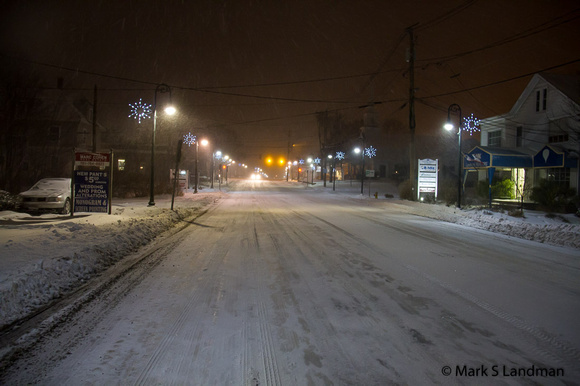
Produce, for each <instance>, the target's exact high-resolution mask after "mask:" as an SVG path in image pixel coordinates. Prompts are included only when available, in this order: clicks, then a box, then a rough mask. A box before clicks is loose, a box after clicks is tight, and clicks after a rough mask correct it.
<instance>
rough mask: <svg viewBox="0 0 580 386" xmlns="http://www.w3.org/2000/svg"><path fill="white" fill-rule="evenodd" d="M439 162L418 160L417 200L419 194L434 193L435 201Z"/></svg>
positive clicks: (419, 197)
mask: <svg viewBox="0 0 580 386" xmlns="http://www.w3.org/2000/svg"><path fill="white" fill-rule="evenodd" d="M438 170H439V160H436V159H420V160H419V168H418V171H419V173H418V178H417V199H418V200H420V199H421V193H434V194H435V199H437V183H438V173H437V171H438Z"/></svg>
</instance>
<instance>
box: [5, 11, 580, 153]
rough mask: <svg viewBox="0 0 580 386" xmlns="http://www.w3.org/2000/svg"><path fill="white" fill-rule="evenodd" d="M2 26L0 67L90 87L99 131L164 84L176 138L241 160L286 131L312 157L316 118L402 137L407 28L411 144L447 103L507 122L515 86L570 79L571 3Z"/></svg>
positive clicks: (98, 17)
mask: <svg viewBox="0 0 580 386" xmlns="http://www.w3.org/2000/svg"><path fill="white" fill-rule="evenodd" d="M2 13H3V15H2V16H1V19H0V22H1V23H0V24H1V27H0V28H1V30H2V34H1V37H2V40H1V51H2V53H3V54H4V55H9V56H10V57H11V58H15V57H16V58H23V59H25V60H27V61H32V62H35V63H36V64H34V65H33V66H32V68H33V69H34V70H35V71H36V72H38V73H42V74H43V75H46V76H47V77H49V78H48V79H49V80H48V81H47V82H49V83H47V85H50V86H54V85H55V84H56V80H55V79H56V77H58V76H63V77H64V78H65V87H67V88H83V87H86V88H87V89H89V90H92V87H93V85H94V84H97V85H98V87H99V89H100V90H101V91H100V94H99V95H100V97H99V101H100V104H99V111H100V112H101V113H102V114H103V115H105V116H106V117H107V119H108V120H109V121H108V123H109V124H110V122H113V123H114V125H130V124H132V120H129V119H127V114H128V103H130V102H135V101H137V100H138V99H139V98H143V100H144V101H148V102H149V103H152V101H153V90H154V88H155V84H158V83H161V82H163V83H167V84H169V85H171V86H172V89H173V99H174V102H175V104H177V105H178V106H179V109H180V113H181V117H182V118H181V119H182V121H181V122H182V123H181V124H182V125H183V126H184V127H183V128H182V130H184V131H185V132H187V131H192V132H195V130H198V129H199V130H201V129H203V130H208V131H212V130H224V129H228V130H234V131H236V132H238V133H239V134H240V138H241V140H242V144H243V145H244V146H245V147H246V149H247V152H248V154H249V155H251V154H252V155H255V154H262V153H264V152H270V151H272V152H276V149H278V150H279V151H280V153H282V154H284V153H285V149H286V144H287V140H288V131H289V130H291V132H292V142H296V143H312V144H313V145H314V146H313V148H315V147H316V142H315V141H316V138H317V137H316V130H317V129H316V121H315V118H314V113H315V112H317V111H323V110H327V109H328V110H330V111H333V110H336V109H340V111H341V113H342V114H344V115H345V116H346V117H347V118H349V119H355V118H360V117H362V110H361V109H359V108H358V106H360V105H362V104H366V103H368V102H369V101H373V100H374V101H381V102H383V103H381V104H380V105H378V106H377V111H378V113H379V119H380V121H384V120H387V119H397V120H399V121H401V122H402V123H403V125H404V126H407V125H408V121H407V120H408V118H407V116H408V109H407V108H402V109H401V106H403V104H404V103H405V101H406V100H407V98H408V88H409V80H408V72H407V63H406V61H405V52H406V50H407V48H408V46H409V37H408V35H406V34H405V29H406V27H409V26H411V25H416V27H415V36H416V58H417V59H416V60H417V62H416V75H415V78H416V79H415V83H416V87H417V92H416V97H417V99H418V101H417V104H416V111H417V131H418V133H435V132H437V130H440V127H441V124H442V123H443V121H444V120H445V119H446V116H447V107H448V106H449V105H450V104H451V103H458V104H460V105H461V107H462V110H463V111H464V113H465V114H470V113H474V114H475V115H476V116H477V117H479V118H485V117H489V116H493V115H497V114H502V113H505V112H507V111H508V110H509V109H510V108H511V106H512V105H513V103H514V102H515V101H516V99H517V97H518V96H519V94H520V93H521V91H522V90H523V88H524V87H525V85H526V84H527V82H528V81H529V79H530V78H531V75H530V76H523V77H522V75H526V74H533V73H534V72H539V71H541V70H544V69H548V68H552V67H556V66H557V67H556V68H554V69H553V70H551V71H552V72H558V73H568V74H578V73H579V70H580V62H578V61H577V60H579V59H580V50H579V48H580V43H579V42H580V23H579V19H578V18H579V16H580V6H579V5H578V2H577V1H548V0H545V1H534V0H521V1H520V0H518V1H510V0H503V1H499V0H497V1H496V0H485V1H484V0H479V1H464V0H442V1H426V0H423V1H419V0H414V1H388V0H383V1H365V0H357V1H354V0H351V1H344V0H343V1H340V0H334V1H331V0H308V1H302V0H296V1H281V0H274V1H251V0H238V1H209V0H207V1H179V2H178V1H104V0H103V1H98V0H95V1H91V2H87V1H78V0H77V1H12V2H11V5H8V6H6V7H5V8H4V9H3V12H2ZM569 62H573V63H572V64H569V65H565V66H561V65H562V64H564V63H569ZM42 64H45V65H42ZM46 65H50V66H46ZM58 67H61V68H58ZM70 69H78V70H79V71H78V72H76V71H71V70H70ZM89 73H90V74H89ZM373 74H374V76H373ZM514 78H515V79H514ZM510 79H513V80H510ZM486 85H489V86H488V87H480V86H486ZM472 88H475V89H473V90H471V91H463V90H466V89H472ZM248 162H249V161H248Z"/></svg>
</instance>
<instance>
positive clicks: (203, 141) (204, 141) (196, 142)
mask: <svg viewBox="0 0 580 386" xmlns="http://www.w3.org/2000/svg"><path fill="white" fill-rule="evenodd" d="M199 142H201V146H207V145H208V144H209V141H208V140H207V139H202V140H201V141H195V186H194V188H193V193H197V186H198V185H199V168H198V167H197V165H198V156H197V154H198V153H199Z"/></svg>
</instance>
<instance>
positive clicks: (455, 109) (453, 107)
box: [445, 103, 463, 209]
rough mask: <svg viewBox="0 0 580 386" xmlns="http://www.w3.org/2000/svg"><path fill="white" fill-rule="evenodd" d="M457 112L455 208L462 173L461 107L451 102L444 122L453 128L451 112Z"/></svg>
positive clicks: (446, 126) (459, 195)
mask: <svg viewBox="0 0 580 386" xmlns="http://www.w3.org/2000/svg"><path fill="white" fill-rule="evenodd" d="M452 112H453V113H457V114H458V115H459V125H458V128H457V138H458V140H457V141H458V155H459V156H458V161H457V208H459V209H461V175H462V174H463V162H462V161H463V157H462V154H461V107H460V106H459V105H458V104H456V103H453V104H452V105H451V106H449V108H448V109H447V123H446V124H445V129H446V130H449V131H451V130H453V124H452V123H451V113H452Z"/></svg>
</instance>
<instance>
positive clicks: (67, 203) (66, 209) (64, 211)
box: [60, 198, 71, 214]
mask: <svg viewBox="0 0 580 386" xmlns="http://www.w3.org/2000/svg"><path fill="white" fill-rule="evenodd" d="M70 210H71V207H70V198H67V199H66V201H65V202H64V206H63V207H62V209H61V210H60V214H70Z"/></svg>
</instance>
